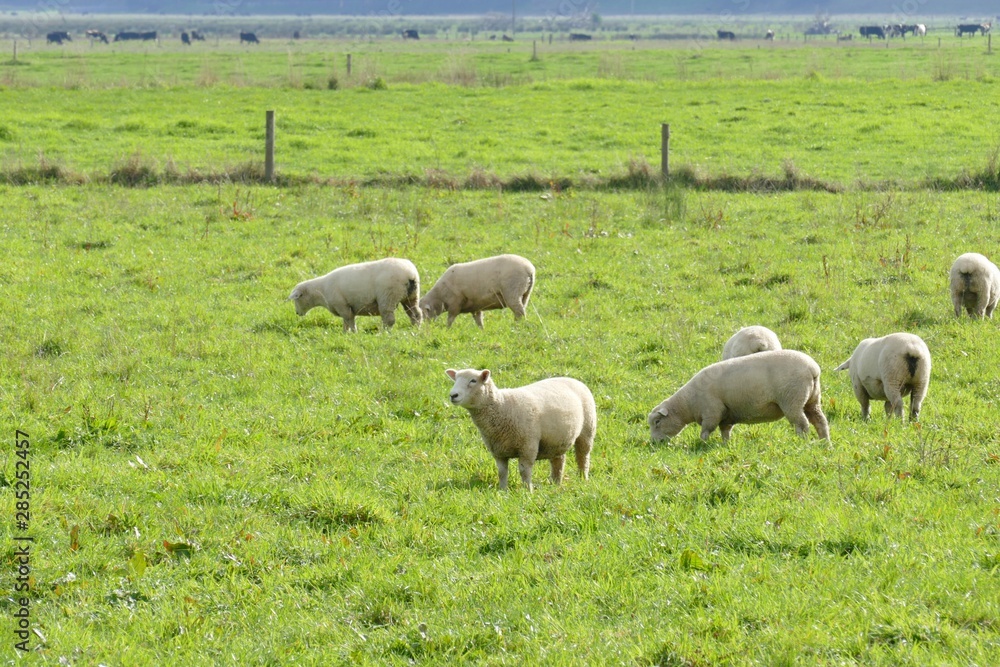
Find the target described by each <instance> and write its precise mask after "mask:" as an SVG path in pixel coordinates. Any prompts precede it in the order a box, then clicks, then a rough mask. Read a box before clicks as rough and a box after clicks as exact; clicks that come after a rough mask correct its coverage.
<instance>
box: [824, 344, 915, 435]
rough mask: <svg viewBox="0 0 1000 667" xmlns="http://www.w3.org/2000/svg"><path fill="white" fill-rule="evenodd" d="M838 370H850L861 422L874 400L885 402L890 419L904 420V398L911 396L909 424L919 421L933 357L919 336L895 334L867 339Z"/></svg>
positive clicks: (886, 412) (866, 416)
mask: <svg viewBox="0 0 1000 667" xmlns="http://www.w3.org/2000/svg"><path fill="white" fill-rule="evenodd" d="M835 370H838V371H842V370H850V372H851V384H852V385H854V395H855V396H857V397H858V402H859V403H860V404H861V418H862V419H865V420H867V419H868V415H869V404H868V402H869V401H870V400H872V399H874V400H876V401H885V414H886V415H887V416H888V415H890V414H894V415H896V416H897V417H899V418H900V419H902V417H903V397H904V396H906V395H907V394H910V421H916V420H917V418H918V417H919V416H920V404H921V403H923V400H924V396H926V395H927V385H928V384H930V380H931V353H930V351H929V350H928V349H927V345H925V344H924V341H922V340H921V339H920V337H919V336H914V335H913V334H909V333H894V334H889V335H888V336H883V337H882V338H866V339H864V340H863V341H861V342H860V343H858V346H857V348H855V350H854V354H852V355H851V358H850V359H848V360H847V361H845V362H844V363H842V364H841V365H839V366H837V368H836V369H835Z"/></svg>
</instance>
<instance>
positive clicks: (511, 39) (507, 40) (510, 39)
mask: <svg viewBox="0 0 1000 667" xmlns="http://www.w3.org/2000/svg"><path fill="white" fill-rule="evenodd" d="M500 41H503V42H513V41H514V38H513V37H508V36H507V35H500Z"/></svg>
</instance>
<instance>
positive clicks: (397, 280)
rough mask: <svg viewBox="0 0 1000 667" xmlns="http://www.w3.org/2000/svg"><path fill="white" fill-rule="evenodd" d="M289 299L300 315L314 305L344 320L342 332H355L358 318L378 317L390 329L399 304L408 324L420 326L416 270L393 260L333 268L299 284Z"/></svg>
mask: <svg viewBox="0 0 1000 667" xmlns="http://www.w3.org/2000/svg"><path fill="white" fill-rule="evenodd" d="M288 299H289V300H291V301H294V302H295V312H296V313H298V314H299V315H300V316H301V315H305V314H306V313H308V312H309V311H310V310H311V309H313V308H315V307H317V306H325V307H326V308H327V310H329V311H330V312H331V313H333V314H334V315H337V316H339V317H342V318H344V331H357V330H358V327H357V325H355V323H354V318H355V317H356V316H357V315H381V316H382V324H383V325H385V327H386V328H387V329H391V328H392V325H393V324H395V323H396V312H395V311H396V306H398V305H399V304H400V303H402V304H403V309H404V310H405V311H406V314H407V315H409V316H410V322H412V323H413V324H414V325H417V326H419V325H420V321H421V315H420V309H419V308H418V305H417V304H418V303H419V302H420V276H419V275H418V274H417V267H415V266H413V263H412V262H410V261H409V260H406V259H399V258H396V257H390V258H388V259H380V260H377V261H374V262H362V263H361V264H349V265H348V266H342V267H340V268H339V269H334V270H333V271H331V272H330V273H328V274H326V275H325V276H320V277H319V278H313V279H312V280H306V281H304V282H301V283H299V284H298V285H296V286H295V289H293V290H292V293H291V295H289V297H288Z"/></svg>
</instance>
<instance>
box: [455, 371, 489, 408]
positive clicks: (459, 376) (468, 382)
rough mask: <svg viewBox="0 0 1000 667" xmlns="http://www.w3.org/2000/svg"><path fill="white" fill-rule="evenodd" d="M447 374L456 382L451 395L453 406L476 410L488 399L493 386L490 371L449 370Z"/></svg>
mask: <svg viewBox="0 0 1000 667" xmlns="http://www.w3.org/2000/svg"><path fill="white" fill-rule="evenodd" d="M445 373H446V374H447V375H448V377H450V378H451V379H452V380H454V381H455V384H454V385H453V386H452V388H451V394H450V398H451V404H452V405H460V406H462V407H463V408H475V407H477V406H478V405H480V404H481V403H482V402H483V401H484V400H486V399H487V398H488V395H489V392H490V389H491V388H492V384H493V383H492V382H490V372H489V370H482V371H477V370H475V369H473V368H466V369H465V370H461V371H456V370H452V369H450V368H449V369H448V370H446V371H445Z"/></svg>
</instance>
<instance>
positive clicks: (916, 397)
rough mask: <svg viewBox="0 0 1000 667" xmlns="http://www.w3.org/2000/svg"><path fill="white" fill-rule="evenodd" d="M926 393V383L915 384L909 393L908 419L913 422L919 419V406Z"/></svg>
mask: <svg viewBox="0 0 1000 667" xmlns="http://www.w3.org/2000/svg"><path fill="white" fill-rule="evenodd" d="M926 395H927V385H922V386H916V387H914V388H913V391H912V392H911V393H910V421H911V422H915V421H918V420H919V419H920V406H921V405H922V404H923V402H924V396H926Z"/></svg>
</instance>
